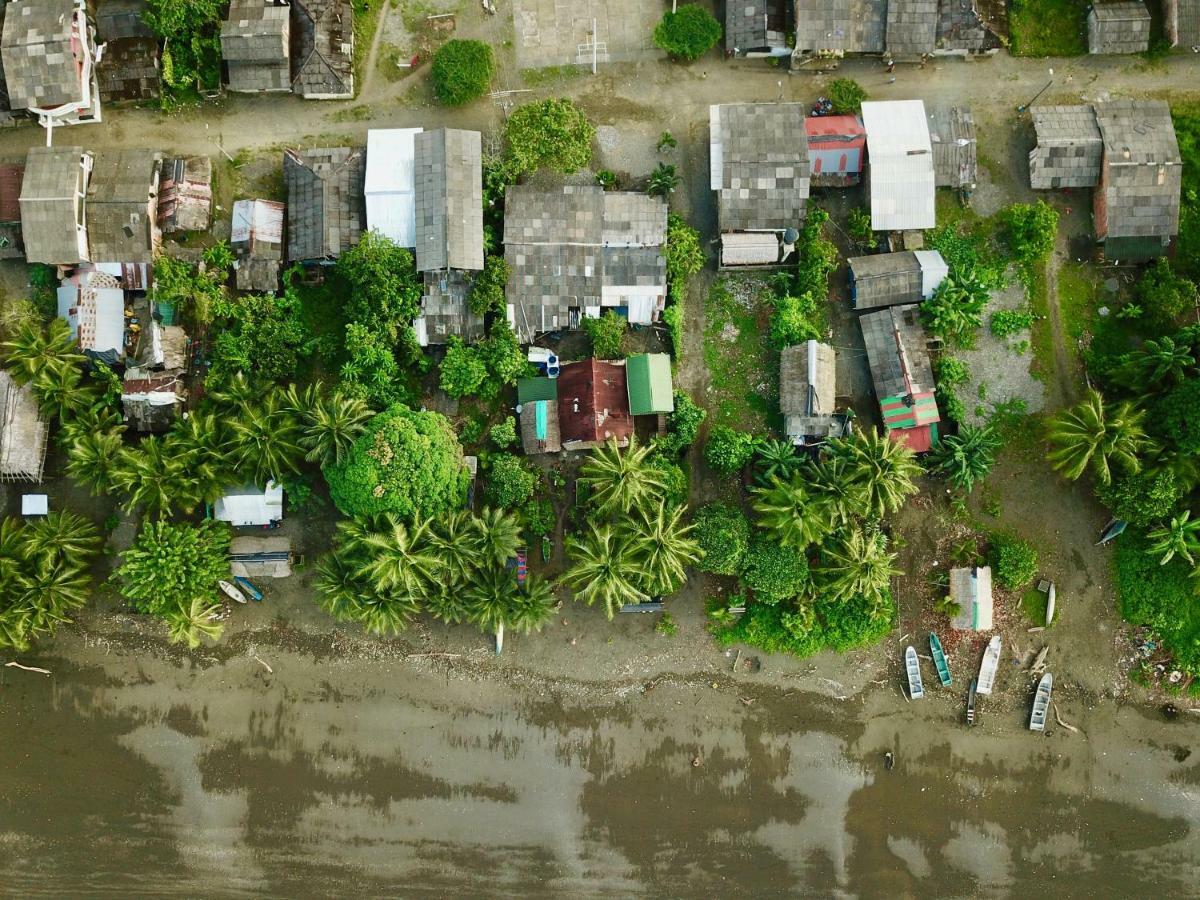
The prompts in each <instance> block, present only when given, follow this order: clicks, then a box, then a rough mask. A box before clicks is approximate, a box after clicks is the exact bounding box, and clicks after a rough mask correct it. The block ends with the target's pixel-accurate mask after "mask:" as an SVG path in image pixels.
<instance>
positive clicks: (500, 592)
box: [465, 566, 555, 654]
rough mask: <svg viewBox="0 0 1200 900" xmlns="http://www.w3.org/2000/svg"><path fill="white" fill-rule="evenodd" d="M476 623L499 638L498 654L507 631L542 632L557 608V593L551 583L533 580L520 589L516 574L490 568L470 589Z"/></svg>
mask: <svg viewBox="0 0 1200 900" xmlns="http://www.w3.org/2000/svg"><path fill="white" fill-rule="evenodd" d="M465 593H466V597H467V604H468V610H469V613H468V615H469V617H470V619H471V621H472V622H474V623H475V624H476V625H478V626H479V627H480V628H482V629H484V630H485V631H490V632H492V634H494V635H495V636H496V653H498V654H499V653H501V652H503V650H504V629H505V628H506V627H511V628H514V629H516V630H518V631H521V632H523V633H525V634H529V632H531V631H540V630H541V628H542V626H543V625H545V624H546V621H547V620H548V619H549V618H550V615H551V613H552V611H553V609H554V603H555V599H554V592H553V590H552V589H551V588H550V585H549V583H548V582H545V581H542V580H541V579H538V578H532V577H531V578H529V579H527V580H526V582H525V587H524V589H522V588H521V587H518V585H517V582H516V578H514V576H513V573H512V572H511V571H509V570H508V569H505V568H500V567H496V566H489V567H487V568H485V569H484V570H482V571H481V572H480V573H479V575H478V576H477V577H476V578H474V579H473V580H472V581H471V583H470V584H469V585H468V586H467V589H466V592H465Z"/></svg>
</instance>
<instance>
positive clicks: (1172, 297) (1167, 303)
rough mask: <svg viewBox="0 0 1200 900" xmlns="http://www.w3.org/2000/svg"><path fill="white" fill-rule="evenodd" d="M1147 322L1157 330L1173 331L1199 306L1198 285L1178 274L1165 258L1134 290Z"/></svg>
mask: <svg viewBox="0 0 1200 900" xmlns="http://www.w3.org/2000/svg"><path fill="white" fill-rule="evenodd" d="M1133 293H1134V296H1135V297H1137V300H1138V305H1139V306H1141V307H1142V309H1143V310H1145V317H1146V319H1147V320H1148V321H1149V322H1150V323H1151V324H1152V325H1154V326H1155V327H1157V328H1160V329H1164V328H1170V327H1171V326H1172V325H1173V324H1174V323H1175V321H1176V320H1177V319H1178V318H1179V317H1180V316H1181V315H1183V314H1184V313H1185V312H1188V311H1189V310H1191V309H1194V308H1195V306H1196V285H1194V284H1193V283H1192V282H1190V281H1189V280H1188V279H1186V278H1183V277H1182V276H1180V275H1177V274H1175V272H1174V271H1173V270H1172V269H1171V264H1170V263H1169V262H1167V260H1166V259H1165V258H1162V257H1160V258H1159V259H1157V260H1155V262H1154V265H1152V266H1149V267H1148V268H1147V269H1146V271H1145V272H1144V273H1143V274H1142V277H1141V278H1140V279H1139V280H1138V283H1137V285H1135V286H1134V289H1133Z"/></svg>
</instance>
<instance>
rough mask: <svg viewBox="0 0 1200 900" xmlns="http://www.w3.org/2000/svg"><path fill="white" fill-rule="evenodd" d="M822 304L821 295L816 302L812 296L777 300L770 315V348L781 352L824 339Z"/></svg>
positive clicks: (815, 298)
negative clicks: (797, 345) (806, 342)
mask: <svg viewBox="0 0 1200 900" xmlns="http://www.w3.org/2000/svg"><path fill="white" fill-rule="evenodd" d="M824 302H825V301H824V296H823V295H822V299H820V300H818V299H817V297H816V296H815V295H814V294H802V295H800V296H799V297H792V296H785V297H780V298H778V299H777V300H776V301H775V309H774V311H773V312H772V313H771V346H773V347H775V348H776V349H779V350H782V349H783V348H784V347H790V346H792V345H793V344H803V343H804V342H805V341H815V340H820V339H821V338H822V337H824V335H823V334H822V331H823V330H824V329H823V325H824V323H823V321H822V313H821V306H822V304H823V303H824Z"/></svg>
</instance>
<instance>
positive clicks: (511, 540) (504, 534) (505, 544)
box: [471, 506, 521, 566]
mask: <svg viewBox="0 0 1200 900" xmlns="http://www.w3.org/2000/svg"><path fill="white" fill-rule="evenodd" d="M471 533H472V535H473V537H474V542H475V543H474V546H475V552H476V553H477V554H478V560H479V563H478V564H479V565H483V564H488V563H490V564H493V565H497V566H505V565H507V564H508V561H509V560H510V559H512V558H514V557H515V556H516V555H517V551H518V550H519V549H520V548H521V523H520V522H519V521H518V520H517V516H516V514H515V513H513V512H512V511H511V510H507V509H495V508H492V507H487V506H485V507H484V508H483V511H482V512H481V513H480V514H479V515H478V516H476V517H474V518H473V519H472V520H471Z"/></svg>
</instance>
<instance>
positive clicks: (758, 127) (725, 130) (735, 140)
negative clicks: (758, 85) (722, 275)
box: [709, 103, 810, 232]
mask: <svg viewBox="0 0 1200 900" xmlns="http://www.w3.org/2000/svg"><path fill="white" fill-rule="evenodd" d="M806 114H807V110H806V109H805V107H804V104H802V103H731V104H724V105H716V104H714V105H712V106H710V107H709V141H710V159H709V165H710V170H709V175H710V182H711V187H712V189H713V190H714V191H716V192H717V215H718V218H719V220H720V228H721V231H723V232H729V231H748V230H755V229H774V230H782V229H785V228H799V227H800V226H801V225H802V224H803V222H804V218H805V215H806V213H807V210H808V194H809V175H810V164H809V159H808V131H807V129H806V127H805V119H806Z"/></svg>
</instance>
